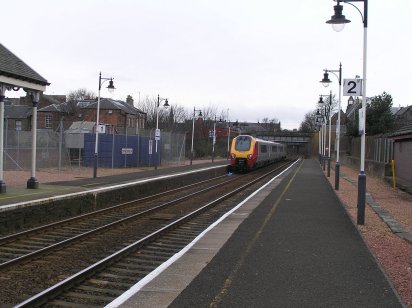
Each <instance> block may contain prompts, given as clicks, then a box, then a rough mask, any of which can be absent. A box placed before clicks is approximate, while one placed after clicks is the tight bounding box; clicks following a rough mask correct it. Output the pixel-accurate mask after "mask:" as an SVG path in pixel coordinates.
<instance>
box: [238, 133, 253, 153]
mask: <svg viewBox="0 0 412 308" xmlns="http://www.w3.org/2000/svg"><path fill="white" fill-rule="evenodd" d="M251 143H252V139H251V138H250V137H249V136H240V137H237V138H236V143H235V149H236V151H249V150H250V145H251Z"/></svg>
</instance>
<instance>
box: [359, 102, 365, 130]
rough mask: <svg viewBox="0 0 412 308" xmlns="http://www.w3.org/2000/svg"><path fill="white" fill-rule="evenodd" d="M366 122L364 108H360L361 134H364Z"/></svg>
mask: <svg viewBox="0 0 412 308" xmlns="http://www.w3.org/2000/svg"><path fill="white" fill-rule="evenodd" d="M364 123H365V119H364V114H363V109H359V136H362V135H363V132H364V130H365V128H364V126H363V124H364Z"/></svg>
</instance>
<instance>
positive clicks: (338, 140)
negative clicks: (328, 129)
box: [321, 63, 342, 190]
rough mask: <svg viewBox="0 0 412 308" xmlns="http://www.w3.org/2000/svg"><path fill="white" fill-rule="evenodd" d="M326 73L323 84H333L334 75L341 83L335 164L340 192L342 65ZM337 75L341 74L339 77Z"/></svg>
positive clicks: (336, 179) (336, 187) (336, 185)
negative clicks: (330, 74) (330, 77)
mask: <svg viewBox="0 0 412 308" xmlns="http://www.w3.org/2000/svg"><path fill="white" fill-rule="evenodd" d="M324 71H325V73H324V74H323V79H322V81H321V82H322V84H323V85H324V86H325V87H327V86H329V84H330V83H331V82H332V81H330V80H329V74H328V73H332V74H333V75H335V77H336V78H338V81H339V102H338V120H337V122H336V163H335V189H336V190H339V173H340V165H339V149H340V109H341V99H342V63H340V64H339V69H338V70H328V69H325V70H324ZM336 73H339V75H337V74H336Z"/></svg>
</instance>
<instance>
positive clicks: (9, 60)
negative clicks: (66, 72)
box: [0, 44, 50, 86]
mask: <svg viewBox="0 0 412 308" xmlns="http://www.w3.org/2000/svg"><path fill="white" fill-rule="evenodd" d="M0 75H3V76H6V77H11V78H14V79H19V80H24V81H28V82H31V83H35V84H40V85H43V86H47V85H49V84H50V83H49V82H47V80H46V79H44V78H43V77H42V76H40V75H39V74H38V73H37V72H36V71H34V70H33V69H32V68H31V67H29V66H28V65H27V64H26V63H24V62H23V61H22V60H20V59H19V58H18V57H17V56H15V55H14V54H13V53H12V52H11V51H9V50H8V49H7V48H6V47H4V46H3V45H2V44H0Z"/></svg>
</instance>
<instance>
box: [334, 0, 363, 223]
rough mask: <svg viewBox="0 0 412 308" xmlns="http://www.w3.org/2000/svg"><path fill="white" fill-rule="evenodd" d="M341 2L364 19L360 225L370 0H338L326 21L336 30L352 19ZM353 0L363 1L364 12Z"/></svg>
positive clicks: (359, 220) (359, 180)
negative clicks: (332, 12)
mask: <svg viewBox="0 0 412 308" xmlns="http://www.w3.org/2000/svg"><path fill="white" fill-rule="evenodd" d="M340 2H343V3H347V4H350V5H351V6H353V7H354V8H355V9H356V10H357V11H358V12H359V13H360V15H361V17H362V21H363V81H362V119H360V122H361V124H362V127H361V129H360V130H361V131H360V134H361V155H360V156H361V157H360V160H361V163H360V170H359V176H358V215H357V223H358V224H359V225H364V224H365V201H366V200H365V199H366V174H365V130H366V57H367V37H368V35H367V34H368V31H367V29H368V0H342V1H340V0H338V1H337V5H335V6H334V12H335V14H334V15H333V16H332V17H331V19H330V20H328V21H326V23H328V24H331V25H332V27H333V29H334V30H335V31H342V30H343V28H344V26H345V24H347V23H349V22H350V20H348V19H346V18H345V15H343V14H342V11H343V6H342V5H340ZM352 2H363V14H362V12H361V11H360V10H359V9H358V8H357V7H356V6H355V5H354V4H352Z"/></svg>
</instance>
